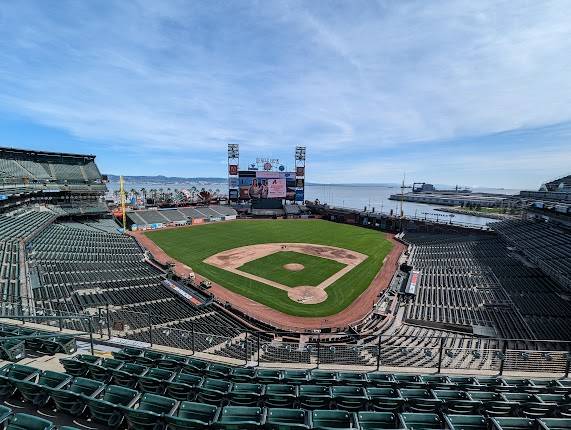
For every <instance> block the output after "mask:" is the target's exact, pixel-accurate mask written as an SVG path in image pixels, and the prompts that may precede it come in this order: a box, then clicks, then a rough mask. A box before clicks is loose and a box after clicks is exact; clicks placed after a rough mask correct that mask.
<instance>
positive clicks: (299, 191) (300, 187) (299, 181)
mask: <svg viewBox="0 0 571 430" xmlns="http://www.w3.org/2000/svg"><path fill="white" fill-rule="evenodd" d="M304 200H305V146H296V147H295V201H296V202H301V203H303V202H304Z"/></svg>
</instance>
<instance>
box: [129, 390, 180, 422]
mask: <svg viewBox="0 0 571 430" xmlns="http://www.w3.org/2000/svg"><path fill="white" fill-rule="evenodd" d="M176 406H177V401H176V400H174V399H170V398H168V397H163V396H159V395H156V394H150V393H145V394H143V396H142V397H141V398H140V399H139V400H138V401H137V402H135V404H133V405H131V407H127V406H119V408H121V409H122V410H123V414H124V416H125V419H126V420H127V424H128V427H129V428H130V429H134V430H147V429H149V430H154V429H157V428H162V426H163V414H164V415H172V414H173V412H174V411H175V409H176Z"/></svg>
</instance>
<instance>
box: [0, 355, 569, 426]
mask: <svg viewBox="0 0 571 430" xmlns="http://www.w3.org/2000/svg"><path fill="white" fill-rule="evenodd" d="M142 354H143V351H141V350H136V349H133V348H125V349H124V350H122V351H119V352H118V353H117V354H116V356H123V357H126V358H128V359H129V360H131V361H134V360H136V358H138V357H141V356H142ZM88 357H92V358H88ZM170 358H171V359H173V358H174V356H171V357H170ZM64 360H67V361H69V359H62V361H64ZM71 360H76V361H78V362H80V363H91V364H93V363H99V365H101V364H103V363H104V362H103V358H100V357H96V356H87V355H77V356H74V357H73V358H71ZM108 360H109V359H108ZM113 360H114V361H113V362H111V363H112V364H113V366H114V367H120V368H122V367H124V366H129V365H131V366H140V367H142V368H143V369H144V370H143V371H142V372H141V374H143V375H144V374H145V372H151V370H153V369H155V370H156V369H157V368H152V367H146V366H142V365H137V364H135V363H133V362H128V361H122V360H119V359H117V358H114V359H113ZM117 361H121V366H117ZM173 361H175V362H176V361H177V360H176V359H175V360H173ZM193 361H194V363H195V364H196V363H197V362H198V361H199V360H198V359H196V358H194V359H193ZM204 363H206V366H205V368H203V367H202V366H196V368H197V369H199V370H198V371H201V372H202V373H203V374H192V373H188V372H189V370H190V369H189V368H188V367H183V368H182V369H181V370H177V371H174V373H175V374H176V375H175V378H174V379H172V380H171V381H170V382H167V384H166V391H165V392H164V393H162V394H154V393H145V392H143V391H141V388H142V387H137V388H136V389H131V388H126V387H122V386H118V385H114V383H113V381H109V382H110V383H107V384H105V383H103V382H98V381H95V380H91V379H86V378H83V377H73V376H72V375H67V374H62V373H57V372H47V371H44V372H41V371H39V370H38V369H35V368H32V367H29V366H20V365H17V364H10V365H7V366H5V367H4V368H0V375H11V376H10V377H9V381H11V382H9V383H10V384H12V385H11V387H12V388H13V389H10V390H8V391H7V395H5V396H3V397H2V398H3V399H10V398H12V397H14V396H22V398H24V399H25V400H26V401H28V402H30V403H31V404H33V405H34V406H35V407H38V406H41V405H45V404H46V403H47V402H48V401H49V400H48V399H46V398H45V397H42V394H41V393H42V392H43V391H42V390H46V392H47V393H49V395H50V396H51V399H52V400H53V401H54V405H55V407H56V409H57V410H58V411H59V413H61V414H63V415H65V416H70V417H77V418H78V419H85V418H86V417H90V418H91V420H92V422H93V423H99V424H101V425H103V426H105V428H118V427H119V426H120V425H121V423H122V422H125V423H126V424H127V426H128V427H129V428H133V429H139V428H140V429H145V428H159V427H161V426H165V425H168V426H169V427H168V428H172V429H187V428H189V429H192V428H197V429H198V428H218V429H236V428H239V429H247V428H271V429H324V428H361V429H378V428H402V429H404V428H406V429H408V428H411V429H414V428H425V429H442V428H449V429H455V428H462V429H474V430H475V429H483V428H509V429H511V428H520V427H521V426H523V427H525V428H533V429H537V428H544V429H551V428H554V429H557V428H562V429H563V428H569V423H570V421H569V418H570V417H571V414H569V407H570V404H571V397H570V396H571V386H569V384H568V381H567V380H548V379H545V380H533V381H532V380H524V379H517V378H503V377H488V376H462V375H453V376H449V377H448V376H445V375H437V376H438V377H436V376H435V375H415V374H384V377H381V374H380V373H371V372H363V373H361V376H360V377H357V375H358V374H359V372H348V373H347V375H346V376H347V377H348V378H345V377H344V375H343V372H333V373H335V375H332V374H331V372H330V373H329V376H328V377H327V378H324V374H323V373H315V372H311V373H307V372H301V371H299V370H298V372H300V373H299V374H298V375H297V376H300V375H302V374H305V376H306V377H307V378H306V380H305V384H303V385H298V386H296V385H289V384H285V383H278V384H275V383H274V384H267V385H266V384H263V383H260V382H259V381H257V379H256V378H257V376H256V375H254V377H253V380H252V381H253V382H236V381H234V380H232V379H231V378H232V377H233V376H234V377H235V378H237V379H240V378H242V375H241V372H238V371H236V370H237V369H245V368H243V367H231V368H230V369H231V371H230V372H229V373H227V376H228V378H230V380H229V381H224V380H217V379H212V378H209V377H205V376H204V374H205V373H207V372H208V368H209V367H211V366H212V367H213V368H214V369H217V368H218V365H217V364H216V363H212V362H208V361H204ZM102 367H104V366H102ZM205 369H206V370H205ZM183 370H184V372H183ZM260 370H261V369H260ZM293 370H295V369H293ZM166 372H172V371H166ZM279 372H280V376H279V377H280V380H281V381H283V380H285V379H286V374H287V373H289V374H290V377H291V376H292V375H291V374H292V370H289V369H288V370H280V371H279ZM256 373H257V372H256ZM165 376H168V375H165ZM177 376H182V377H183V378H188V377H192V378H193V379H191V380H189V379H181V380H180V381H182V380H185V381H187V382H191V384H189V387H190V388H191V390H190V391H178V390H174V391H173V392H174V393H180V392H183V393H184V396H183V397H181V399H184V400H182V401H181V400H180V399H177V398H174V397H172V396H170V395H169V389H168V387H169V386H170V384H174V383H177V382H175V381H177V379H176V378H177ZM260 377H261V378H263V377H264V375H263V374H261V375H260ZM7 378H8V377H7ZM0 380H3V378H0ZM343 380H349V381H351V382H352V383H355V381H358V383H359V384H360V385H339V382H340V381H343ZM22 381H24V382H22ZM378 384H384V385H386V386H383V387H379V386H376V385H378ZM430 384H437V386H438V387H439V388H429V387H430ZM433 386H436V385H433ZM276 387H281V389H276ZM408 387H412V388H408ZM421 387H423V388H421ZM476 388H477V389H476ZM282 395H283V396H284V399H283V401H280V396H282ZM276 399H277V401H278V403H281V404H280V405H279V406H275V405H276V403H275V401H276ZM38 400H41V401H38ZM312 400H313V401H312ZM285 404H287V405H288V406H287V407H283V406H282V405H285ZM1 416H4V417H5V419H10V416H11V412H10V411H9V410H7V409H5V410H3V409H1V408H0V417H1ZM35 418H36V417H32V418H30V420H35ZM17 421H18V420H17ZM22 421H23V424H21V425H22V427H17V428H35V427H33V425H34V424H33V423H32V424H30V425H31V426H32V427H28V424H27V419H22ZM17 424H18V423H17ZM50 425H52V424H51V423H50ZM157 426H158V427H157ZM49 428H51V427H49Z"/></svg>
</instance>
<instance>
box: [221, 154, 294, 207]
mask: <svg viewBox="0 0 571 430" xmlns="http://www.w3.org/2000/svg"><path fill="white" fill-rule="evenodd" d="M239 155H240V152H239V147H238V145H236V144H230V145H228V198H229V199H230V200H231V201H244V202H248V201H260V200H266V199H270V200H287V201H291V202H303V200H304V197H305V196H304V188H305V147H301V146H298V147H296V151H295V170H294V171H290V172H288V171H286V167H285V166H284V165H283V164H282V163H280V161H279V160H278V159H274V158H257V159H256V162H255V163H251V164H249V166H248V169H247V170H240V168H239Z"/></svg>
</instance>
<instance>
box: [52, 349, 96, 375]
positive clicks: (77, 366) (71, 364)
mask: <svg viewBox="0 0 571 430" xmlns="http://www.w3.org/2000/svg"><path fill="white" fill-rule="evenodd" d="M59 361H60V363H61V364H62V365H63V367H64V369H65V373H67V374H69V375H71V376H75V377H77V376H87V375H88V373H89V366H88V364H99V363H100V362H101V358H99V357H96V356H95V355H88V354H79V355H76V356H74V357H72V358H60V360H59Z"/></svg>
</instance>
